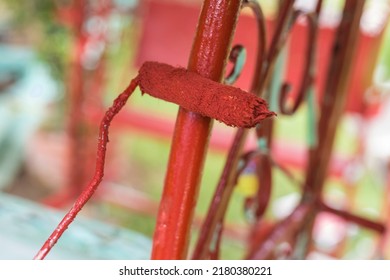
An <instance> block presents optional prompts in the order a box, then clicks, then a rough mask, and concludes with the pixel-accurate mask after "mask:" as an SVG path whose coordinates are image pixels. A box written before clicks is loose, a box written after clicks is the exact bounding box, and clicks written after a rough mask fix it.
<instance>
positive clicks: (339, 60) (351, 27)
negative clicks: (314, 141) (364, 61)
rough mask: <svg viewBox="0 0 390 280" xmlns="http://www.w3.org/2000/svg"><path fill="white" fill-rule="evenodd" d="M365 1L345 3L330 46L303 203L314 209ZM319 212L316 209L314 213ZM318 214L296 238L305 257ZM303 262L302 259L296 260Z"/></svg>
mask: <svg viewBox="0 0 390 280" xmlns="http://www.w3.org/2000/svg"><path fill="white" fill-rule="evenodd" d="M364 3H365V1H364V0H357V1H355V0H347V1H346V2H345V6H344V12H343V17H342V21H341V23H340V26H339V28H338V32H337V34H336V37H335V43H334V45H333V54H332V60H331V62H330V66H329V69H328V77H327V83H326V88H325V95H324V98H323V101H322V104H321V118H320V121H319V127H318V141H319V143H318V146H317V147H316V148H315V149H313V150H311V151H310V157H309V164H308V169H307V173H306V174H307V177H306V182H305V186H304V197H303V200H304V201H306V202H309V203H313V204H314V205H317V206H318V205H319V204H318V203H317V202H318V201H319V200H320V199H321V193H322V189H323V186H324V183H325V180H326V177H327V172H328V166H329V162H330V157H331V154H332V149H333V143H334V139H335V135H336V129H337V127H338V123H339V121H340V119H341V116H342V114H343V110H344V105H345V101H346V96H347V86H348V82H349V78H350V76H351V75H350V73H351V69H352V61H353V56H354V53H355V49H356V39H357V35H358V31H359V23H360V17H361V15H362V11H363V6H364ZM315 210H318V209H315ZM316 214H317V211H312V212H311V213H310V215H309V216H308V217H307V219H306V222H305V225H304V227H303V228H302V230H301V231H300V234H299V240H302V242H303V243H301V245H302V246H301V247H302V248H303V250H300V252H301V253H303V254H307V253H308V250H309V247H310V243H311V241H310V240H311V238H310V236H311V232H312V229H313V224H314V220H315V217H316ZM296 257H298V258H303V257H304V256H303V255H299V256H296Z"/></svg>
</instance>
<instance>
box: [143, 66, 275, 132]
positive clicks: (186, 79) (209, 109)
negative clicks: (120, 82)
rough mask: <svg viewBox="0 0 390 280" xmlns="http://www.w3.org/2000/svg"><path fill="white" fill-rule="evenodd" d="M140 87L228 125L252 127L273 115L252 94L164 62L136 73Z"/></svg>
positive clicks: (264, 103) (263, 102)
mask: <svg viewBox="0 0 390 280" xmlns="http://www.w3.org/2000/svg"><path fill="white" fill-rule="evenodd" d="M139 85H140V88H141V90H142V92H143V93H148V94H150V95H152V96H154V97H157V98H160V99H163V100H165V101H168V102H173V103H176V104H178V105H180V106H181V107H183V108H185V109H186V110H188V111H191V112H196V113H199V114H201V115H203V116H206V117H210V118H213V119H216V120H218V121H221V122H223V123H225V124H227V125H229V126H237V127H246V128H249V127H254V126H255V125H256V124H258V123H259V122H260V121H261V120H263V119H265V118H267V117H271V116H274V115H275V113H273V112H270V111H268V109H267V103H266V101H265V100H263V99H261V98H259V97H257V96H256V95H254V94H252V93H248V92H245V91H243V90H241V89H239V88H235V87H232V86H227V85H222V84H220V83H217V82H214V81H212V80H209V79H206V78H204V77H202V76H200V75H198V74H196V73H193V72H189V71H188V70H186V69H184V68H175V67H172V66H170V65H167V64H163V63H158V62H145V63H144V64H143V65H142V67H141V68H140V71H139Z"/></svg>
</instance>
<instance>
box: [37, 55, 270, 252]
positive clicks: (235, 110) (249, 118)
mask: <svg viewBox="0 0 390 280" xmlns="http://www.w3.org/2000/svg"><path fill="white" fill-rule="evenodd" d="M138 85H139V86H140V88H141V90H142V92H144V93H145V92H147V93H148V94H150V95H152V96H154V97H157V98H161V99H163V100H166V101H169V102H175V103H177V104H179V105H180V106H182V107H184V108H185V109H187V110H191V111H194V112H197V113H199V114H202V115H205V116H207V117H212V118H216V119H217V120H220V121H222V122H224V123H226V124H228V125H231V126H242V127H252V126H254V125H256V124H257V123H258V122H259V121H261V120H262V119H264V118H266V117H269V116H273V115H275V114H274V113H272V112H270V111H268V110H267V107H266V103H265V101H264V100H262V99H261V98H258V97H256V96H255V95H253V94H249V93H247V92H244V91H242V90H240V89H237V88H234V87H231V86H226V85H221V84H219V83H216V82H212V81H210V80H208V79H206V78H203V77H201V76H199V75H197V74H195V73H191V72H188V71H187V70H185V69H182V68H174V67H172V66H169V65H166V64H161V63H157V62H146V63H145V64H144V65H143V66H142V67H141V69H140V71H139V76H138V77H136V78H135V79H133V80H132V81H131V83H130V85H129V86H128V87H127V88H126V89H125V90H124V91H123V92H122V93H121V94H120V95H119V96H118V97H117V98H116V99H115V100H114V103H113V105H112V106H111V107H110V108H109V109H108V111H107V112H106V114H105V116H104V118H103V120H102V121H101V124H100V131H99V139H98V147H97V158H96V169H95V174H94V177H93V178H92V180H91V181H90V182H89V184H88V185H87V187H86V188H85V190H84V191H83V192H82V193H81V194H80V196H79V197H78V198H77V200H76V202H75V203H74V204H73V206H72V208H71V209H70V210H69V212H68V213H67V214H66V215H65V217H64V218H63V219H62V221H61V222H60V223H59V225H58V226H57V228H56V229H55V230H54V232H53V233H52V234H51V235H50V237H49V238H48V240H47V241H46V242H45V244H43V246H42V248H41V249H40V250H39V252H38V253H37V255H36V256H35V257H34V259H43V258H45V256H46V255H47V254H48V253H49V252H50V250H51V249H52V248H53V246H54V245H55V244H56V243H57V241H58V240H59V238H60V237H61V236H62V234H63V233H64V232H65V230H66V229H67V228H68V226H69V225H70V224H71V223H72V222H73V220H74V219H75V217H76V215H77V214H78V213H79V212H80V211H81V209H82V208H83V207H84V205H85V204H86V203H87V202H88V200H89V199H90V198H91V197H92V195H93V194H94V192H95V191H96V189H97V187H98V186H99V184H100V182H101V181H102V179H103V175H104V163H105V157H106V147H107V143H108V141H109V140H108V128H109V126H110V124H111V121H112V119H113V118H114V116H115V115H116V114H117V113H118V112H119V111H120V110H121V109H122V107H123V106H124V105H125V104H126V102H127V100H128V98H129V97H130V95H131V94H132V93H133V91H134V89H135V88H136V87H137V86H138Z"/></svg>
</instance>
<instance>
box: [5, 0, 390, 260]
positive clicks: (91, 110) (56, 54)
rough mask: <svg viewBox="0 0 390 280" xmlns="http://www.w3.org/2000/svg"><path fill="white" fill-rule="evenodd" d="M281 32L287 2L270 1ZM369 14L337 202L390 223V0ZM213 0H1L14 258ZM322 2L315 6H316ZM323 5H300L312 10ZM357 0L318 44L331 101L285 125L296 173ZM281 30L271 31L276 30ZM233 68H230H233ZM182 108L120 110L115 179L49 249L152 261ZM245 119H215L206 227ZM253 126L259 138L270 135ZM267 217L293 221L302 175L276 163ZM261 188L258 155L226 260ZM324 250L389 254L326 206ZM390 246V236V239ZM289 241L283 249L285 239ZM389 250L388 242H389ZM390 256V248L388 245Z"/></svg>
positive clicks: (333, 198) (249, 26)
mask: <svg viewBox="0 0 390 280" xmlns="http://www.w3.org/2000/svg"><path fill="white" fill-rule="evenodd" d="M259 2H260V4H261V6H262V8H263V11H264V13H265V15H266V18H267V28H268V29H269V30H272V28H273V26H274V21H273V20H274V18H275V15H276V11H277V3H278V1H270V0H261V1H259ZM366 2H367V3H366V7H365V12H364V15H363V17H362V19H361V24H360V33H359V37H358V46H357V53H356V56H355V58H354V62H353V63H354V67H353V73H352V79H351V82H350V84H349V86H348V101H347V106H346V109H345V114H344V116H343V120H342V123H341V124H340V126H339V129H338V133H337V141H336V147H335V150H334V154H333V157H332V163H331V166H330V168H329V177H328V180H327V183H326V188H325V200H326V201H327V202H328V203H329V204H330V205H332V206H334V207H336V208H342V209H348V210H350V211H351V212H353V213H355V214H357V215H360V216H363V217H367V218H370V219H372V220H378V221H381V222H383V223H384V224H386V223H387V224H389V225H390V217H389V204H390V181H389V180H390V176H389V167H390V165H389V159H390V129H389V122H390V100H389V95H388V91H389V86H390V83H389V81H390V45H389V44H390V28H389V27H388V26H389V24H388V15H389V11H390V10H389V9H390V6H389V2H388V1H386V0H367V1H366ZM201 3H202V1H201V0H191V1H189V0H187V1H184V0H163V1H162V0H84V1H71V0H30V1H24V0H0V248H2V249H1V250H0V258H1V259H31V258H32V257H33V256H34V254H35V253H36V252H37V250H38V249H39V248H40V246H41V245H42V244H43V242H44V241H45V240H46V238H47V237H48V236H49V234H50V233H51V231H52V230H53V229H54V227H55V226H56V225H57V224H58V222H59V220H60V219H61V218H62V216H63V213H64V211H66V210H68V209H69V207H70V206H71V205H72V203H73V201H74V198H75V197H76V195H77V194H78V193H80V191H81V190H82V189H83V187H84V186H85V185H86V183H87V182H88V181H89V179H90V178H91V177H92V175H93V172H94V168H95V163H94V160H95V154H96V141H97V131H98V125H99V123H100V120H101V118H102V116H103V114H104V110H105V109H106V108H107V107H108V106H110V104H111V103H112V100H113V99H114V98H115V97H116V96H117V95H118V94H119V93H120V92H121V91H122V90H123V89H124V88H125V87H126V85H127V84H128V83H129V81H130V80H131V79H132V78H133V77H135V76H136V74H137V70H138V68H139V67H140V66H141V65H142V63H143V62H144V61H148V60H153V61H160V62H166V63H169V64H171V65H174V66H183V67H185V66H186V63H187V59H188V57H189V53H190V49H191V44H192V40H193V36H194V34H195V29H196V24H197V18H198V15H199V11H200V7H201ZM313 3H314V5H313ZM315 3H316V1H314V0H313V1H310V0H308V1H296V5H297V6H298V7H299V8H301V9H304V10H308V11H310V10H311V9H313V7H314V6H315ZM343 3H344V1H342V0H328V1H325V3H324V7H323V10H322V14H321V18H320V33H319V38H318V51H317V53H316V66H317V67H316V69H317V77H316V84H315V88H316V93H317V94H316V101H317V102H314V105H313V104H312V106H308V105H304V106H302V107H301V108H300V110H299V111H298V112H297V113H296V114H295V115H294V116H288V117H285V116H281V115H279V116H278V117H277V120H276V121H275V126H276V127H275V144H274V147H275V149H274V151H273V153H274V156H275V158H277V160H278V162H279V163H280V164H282V165H283V166H285V167H286V168H288V169H289V170H290V172H291V174H292V176H293V177H294V178H295V179H296V180H298V181H299V180H302V178H303V177H304V172H305V163H306V161H305V157H306V149H307V147H309V146H310V145H312V144H313V141H314V140H313V118H314V116H313V114H311V113H310V112H312V109H313V108H316V105H315V104H317V103H318V99H320V98H321V96H322V90H321V89H322V88H323V87H324V84H325V82H326V81H325V74H326V71H327V68H326V66H327V63H328V60H329V55H330V49H331V45H332V39H333V36H334V31H335V29H336V28H337V26H338V23H339V22H340V18H341V12H342V7H343ZM270 34H271V32H268V38H270ZM255 35H256V24H255V19H254V17H253V15H252V14H251V12H250V11H247V10H245V9H244V10H243V12H242V15H241V17H240V20H239V24H238V28H237V33H236V35H235V39H234V43H239V44H242V45H244V46H245V47H246V50H247V61H246V64H245V67H244V70H243V73H242V75H241V76H240V78H239V79H238V81H237V83H236V86H238V87H240V88H243V89H248V88H249V84H250V81H251V78H252V73H253V68H254V57H255V50H256V44H257V38H256V36H255ZM304 44H305V22H299V23H298V24H297V25H296V26H295V27H294V28H293V32H292V34H291V36H290V39H289V43H288V46H287V48H286V50H285V52H284V56H285V59H284V62H285V66H284V76H285V78H286V79H288V80H289V81H291V82H292V83H293V84H296V83H297V81H298V80H299V78H300V76H299V75H300V71H301V67H303V63H300V62H301V61H303V59H304V54H305V48H304ZM228 67H231V65H229V66H228ZM176 112H177V105H174V104H170V103H167V102H164V101H162V100H157V99H154V98H152V97H150V96H147V95H144V96H141V94H140V92H139V91H138V89H137V92H135V94H133V96H132V97H131V98H130V100H129V102H128V104H127V105H126V106H125V108H124V110H123V112H121V113H120V114H119V115H118V117H117V118H116V119H114V121H113V125H112V127H111V132H110V143H109V145H108V155H107V163H106V172H105V178H104V181H103V183H102V185H101V187H100V188H99V191H98V192H97V193H96V195H95V196H94V198H93V199H92V201H90V203H88V205H87V206H86V207H85V209H84V210H83V211H82V212H81V215H80V216H81V217H80V218H77V219H76V222H75V224H72V226H71V227H70V228H69V231H67V232H66V233H65V234H64V236H63V238H62V239H61V240H60V242H59V244H58V246H56V247H55V248H54V249H53V253H52V254H50V255H49V257H50V258H57V259H58V258H62V259H147V258H149V256H150V250H151V237H152V236H153V231H154V225H155V218H156V214H157V210H158V203H159V199H160V196H161V192H162V186H163V181H164V176H165V171H166V165H167V160H168V155H169V146H170V141H171V135H172V132H173V127H174V122H175V116H176ZM233 133H234V129H233V128H229V127H226V126H224V125H222V124H220V123H217V122H215V123H214V129H213V133H212V137H211V143H210V147H209V153H208V156H207V161H206V166H205V170H204V174H203V179H202V187H201V191H200V194H199V199H198V205H197V208H196V215H195V220H194V225H193V232H194V237H193V241H195V240H196V239H195V238H196V234H197V232H198V230H199V227H200V225H201V222H202V219H203V217H204V216H205V213H206V212H207V208H208V206H209V203H210V199H211V197H212V194H213V192H214V188H215V186H216V183H217V181H218V179H219V176H220V173H221V170H222V167H223V164H224V161H225V157H226V153H227V150H228V149H229V145H230V144H231V140H232V137H233ZM255 141H256V140H255V137H254V136H253V135H251V136H250V137H249V140H248V143H247V145H246V149H250V148H253V147H254V146H256V143H255ZM273 180H274V182H273V188H272V199H271V206H270V207H269V209H268V210H267V212H266V220H269V221H272V220H274V219H280V218H283V217H286V216H287V215H288V214H289V213H290V212H291V211H292V209H293V208H294V207H295V205H297V203H298V202H299V198H300V195H299V191H300V188H299V186H298V185H297V184H296V183H295V181H294V180H291V176H286V175H285V174H284V173H283V172H282V171H280V169H275V170H273ZM257 188H258V184H257V179H256V176H255V174H254V171H253V167H252V168H251V166H249V167H248V168H247V170H245V172H244V174H243V176H241V177H240V180H239V181H238V183H237V186H236V188H235V192H234V195H233V198H232V201H231V203H230V206H229V211H228V215H227V225H226V232H225V233H226V234H225V236H224V239H223V246H222V255H221V257H222V258H223V259H240V258H242V257H243V256H244V255H245V252H246V250H247V247H248V243H247V239H248V234H249V222H248V219H247V217H246V216H245V213H244V211H243V205H244V201H245V199H246V197H248V196H251V195H253V194H254V193H255V192H256V191H257ZM313 238H314V241H315V245H316V249H315V250H313V252H312V254H310V256H309V257H310V258H345V259H371V258H378V257H384V258H390V248H387V249H386V250H384V252H385V254H384V255H383V254H380V255H378V250H379V249H380V248H378V246H382V245H383V243H381V242H379V241H378V240H379V237H378V235H377V234H376V233H375V232H373V231H370V230H368V229H362V228H359V227H357V226H356V225H354V224H351V223H346V222H345V221H343V220H342V219H340V218H338V217H336V216H332V215H331V214H321V215H319V216H318V218H317V220H316V226H315V230H314V233H313ZM378 244H381V245H378ZM282 249H283V248H281V250H282ZM382 249H383V248H382ZM386 252H387V253H386Z"/></svg>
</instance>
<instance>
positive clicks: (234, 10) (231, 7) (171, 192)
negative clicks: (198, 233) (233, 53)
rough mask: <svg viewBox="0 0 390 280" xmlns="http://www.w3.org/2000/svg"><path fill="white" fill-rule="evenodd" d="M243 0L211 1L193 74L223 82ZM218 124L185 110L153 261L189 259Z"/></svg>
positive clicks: (197, 45)
mask: <svg viewBox="0 0 390 280" xmlns="http://www.w3.org/2000/svg"><path fill="white" fill-rule="evenodd" d="M240 7H241V0H205V1H204V3H203V7H202V11H201V14H200V18H199V23H198V27H197V32H196V35H195V40H194V43H193V47H192V51H191V55H190V59H189V63H188V69H189V70H190V71H194V72H197V73H198V74H200V75H201V76H203V77H205V78H209V79H211V80H214V81H218V82H221V81H222V78H223V74H224V69H225V66H226V63H227V58H228V55H229V50H230V45H231V41H232V37H233V34H234V30H235V27H236V23H237V18H238V14H239V11H240ZM211 126H212V122H211V120H210V119H209V118H206V117H203V116H201V115H199V114H196V113H193V112H189V111H187V110H185V109H183V108H180V109H179V112H178V116H177V121H176V127H175V132H174V135H173V141H172V148H171V154H170V159H169V163H168V170H167V174H166V178H165V185H164V191H163V195H162V199H161V203H160V208H159V214H158V218H157V225H156V230H155V234H154V238H153V251H152V258H153V259H185V258H186V256H187V250H188V241H189V236H190V228H191V222H192V218H193V214H194V208H195V205H196V200H197V195H198V189H199V182H200V177H201V174H202V169H203V164H204V159H205V153H206V149H207V145H208V140H209V134H210V130H211Z"/></svg>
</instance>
